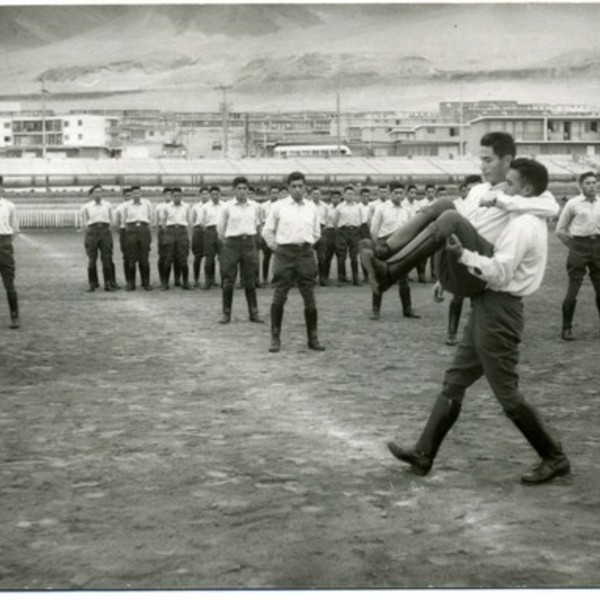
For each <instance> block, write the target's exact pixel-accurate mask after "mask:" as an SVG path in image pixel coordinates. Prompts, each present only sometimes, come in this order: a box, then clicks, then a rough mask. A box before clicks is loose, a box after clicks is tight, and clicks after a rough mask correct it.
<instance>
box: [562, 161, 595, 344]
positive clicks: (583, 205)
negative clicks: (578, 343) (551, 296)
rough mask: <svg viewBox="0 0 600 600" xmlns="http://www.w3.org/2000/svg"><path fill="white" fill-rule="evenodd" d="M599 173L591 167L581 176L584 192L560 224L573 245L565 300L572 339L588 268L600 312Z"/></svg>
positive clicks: (565, 335)
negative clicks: (597, 192)
mask: <svg viewBox="0 0 600 600" xmlns="http://www.w3.org/2000/svg"><path fill="white" fill-rule="evenodd" d="M596 182H597V180H596V175H595V173H593V172H591V171H587V172H585V173H582V174H581V175H580V176H579V188H580V190H581V194H580V195H579V196H575V197H574V198H571V199H570V200H569V201H568V202H567V203H566V205H565V207H564V208H563V211H562V213H561V215H560V217H559V219H558V223H557V224H556V235H557V236H558V237H559V239H560V240H561V241H562V243H563V244H564V245H565V246H566V247H567V248H568V249H569V254H568V256H567V275H568V276H569V287H568V288H567V294H566V296H565V299H564V300H563V303H562V314H563V321H562V334H561V335H562V339H563V340H566V341H572V340H574V339H575V336H574V335H573V329H572V326H573V316H574V315H575V306H576V304H577V294H578V293H579V289H580V288H581V284H582V283H583V278H584V277H585V274H586V272H588V273H589V276H590V280H591V282H592V285H593V286H594V292H595V293H596V307H597V308H598V313H599V314H600V200H599V199H598V197H597V196H596Z"/></svg>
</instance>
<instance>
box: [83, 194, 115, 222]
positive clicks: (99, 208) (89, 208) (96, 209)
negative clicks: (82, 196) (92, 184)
mask: <svg viewBox="0 0 600 600" xmlns="http://www.w3.org/2000/svg"><path fill="white" fill-rule="evenodd" d="M81 217H82V219H83V224H84V225H85V226H87V225H93V224H94V223H108V224H110V223H112V207H111V205H110V202H108V201H107V200H100V202H96V201H95V200H90V201H89V202H86V203H85V204H84V205H83V207H82V208H81Z"/></svg>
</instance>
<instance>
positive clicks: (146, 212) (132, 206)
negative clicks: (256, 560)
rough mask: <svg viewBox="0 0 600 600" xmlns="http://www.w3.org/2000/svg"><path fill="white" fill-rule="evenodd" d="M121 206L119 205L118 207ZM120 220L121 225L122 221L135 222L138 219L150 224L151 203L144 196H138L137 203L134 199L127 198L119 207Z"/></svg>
mask: <svg viewBox="0 0 600 600" xmlns="http://www.w3.org/2000/svg"><path fill="white" fill-rule="evenodd" d="M121 206H122V205H119V208H121ZM119 208H118V209H117V210H119ZM120 220H121V226H123V224H124V223H137V222H138V221H140V222H142V223H148V224H150V223H152V205H151V204H150V202H149V201H148V200H145V199H144V198H140V202H139V204H138V203H136V202H135V200H129V201H128V202H125V205H124V206H123V207H122V208H121V215H120Z"/></svg>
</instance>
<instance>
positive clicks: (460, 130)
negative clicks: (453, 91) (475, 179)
mask: <svg viewBox="0 0 600 600" xmlns="http://www.w3.org/2000/svg"><path fill="white" fill-rule="evenodd" d="M458 85H459V86H460V87H459V93H460V98H459V100H460V110H459V115H458V118H459V125H458V157H459V158H462V156H463V121H464V107H463V87H462V79H459V80H458Z"/></svg>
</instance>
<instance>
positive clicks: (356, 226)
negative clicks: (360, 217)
mask: <svg viewBox="0 0 600 600" xmlns="http://www.w3.org/2000/svg"><path fill="white" fill-rule="evenodd" d="M340 229H358V225H342V226H341V227H340Z"/></svg>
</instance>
